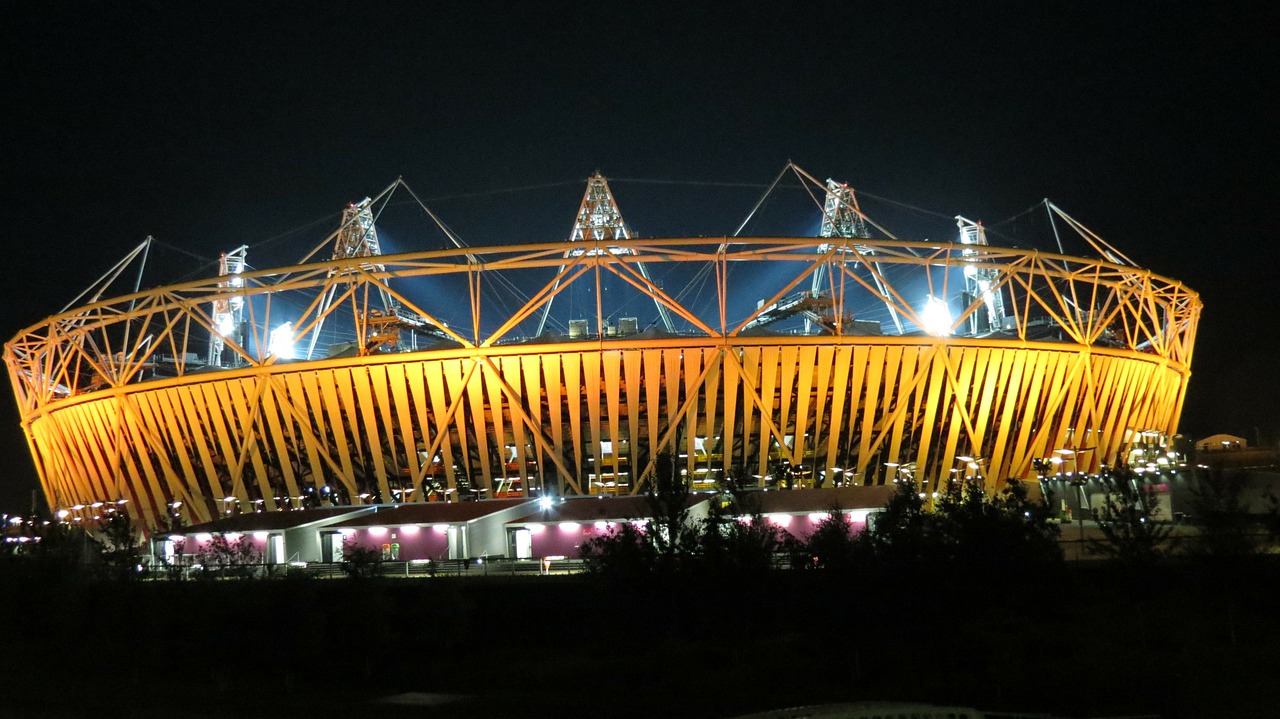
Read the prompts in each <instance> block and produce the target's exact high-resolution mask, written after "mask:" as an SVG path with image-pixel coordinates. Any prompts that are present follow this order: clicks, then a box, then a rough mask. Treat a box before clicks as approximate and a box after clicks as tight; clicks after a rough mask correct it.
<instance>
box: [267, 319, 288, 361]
mask: <svg viewBox="0 0 1280 719" xmlns="http://www.w3.org/2000/svg"><path fill="white" fill-rule="evenodd" d="M267 352H268V353H269V354H271V355H274V356H275V358H276V359H293V323H292V322H285V323H284V324H282V325H280V326H279V327H277V328H275V329H273V330H271V341H270V343H269V344H268V345H267Z"/></svg>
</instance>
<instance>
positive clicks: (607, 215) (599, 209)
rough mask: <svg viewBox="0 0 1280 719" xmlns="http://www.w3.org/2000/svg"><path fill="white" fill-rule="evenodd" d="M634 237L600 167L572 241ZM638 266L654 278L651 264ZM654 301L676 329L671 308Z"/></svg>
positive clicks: (546, 311)
mask: <svg viewBox="0 0 1280 719" xmlns="http://www.w3.org/2000/svg"><path fill="white" fill-rule="evenodd" d="M633 237H634V234H633V233H632V231H631V228H630V227H628V226H627V223H626V221H625V220H623V219H622V211H621V210H619V209H618V203H617V202H616V201H614V199H613V193H612V192H611V191H610V190H609V181H608V180H606V179H605V177H604V176H603V175H601V174H600V172H599V170H597V171H596V174H595V175H593V176H591V177H590V178H588V179H587V190H586V192H584V193H583V195H582V204H581V205H579V206H578V217H577V219H576V220H575V221H574V223H573V230H572V231H571V232H570V233H569V241H570V242H600V241H606V242H607V241H609V240H630V239H632V238H633ZM603 252H605V251H602V250H578V249H573V250H569V251H567V252H565V253H564V256H565V257H566V258H570V257H579V256H581V255H584V254H586V255H591V254H602V253H603ZM607 252H608V253H609V254H611V255H634V254H636V251H635V250H633V249H631V248H630V247H618V246H610V247H609V248H608V250H607ZM566 267H567V265H561V266H560V269H559V270H557V271H556V281H555V284H554V285H553V286H552V294H551V297H549V298H548V299H547V303H546V304H545V305H543V307H542V316H541V317H540V318H539V320H538V331H537V333H536V334H538V335H541V334H542V332H543V330H544V329H546V326H547V317H548V316H550V314H551V303H552V301H553V300H554V299H555V293H556V291H557V290H559V289H560V276H561V275H563V274H564V271H565V268H566ZM636 268H637V269H638V270H639V271H640V275H641V276H642V277H644V279H645V280H646V281H649V282H652V281H653V280H652V278H650V276H649V268H647V267H645V265H644V263H643V262H637V263H636ZM653 304H654V306H655V307H657V309H658V318H659V320H660V321H661V322H662V327H663V329H665V330H666V331H668V332H674V331H675V326H674V325H673V324H672V323H671V312H670V311H669V310H668V309H667V308H666V306H665V305H663V304H662V303H661V302H659V301H658V300H657V299H656V298H655V299H654V301H653Z"/></svg>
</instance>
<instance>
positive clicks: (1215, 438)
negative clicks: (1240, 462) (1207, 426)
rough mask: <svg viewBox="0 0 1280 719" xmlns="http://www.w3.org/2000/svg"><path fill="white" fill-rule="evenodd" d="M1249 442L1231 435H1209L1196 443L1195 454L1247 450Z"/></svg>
mask: <svg viewBox="0 0 1280 719" xmlns="http://www.w3.org/2000/svg"><path fill="white" fill-rule="evenodd" d="M1248 447H1249V441H1248V440H1246V439H1245V438H1244V437H1237V436H1235V435H1231V434H1211V435H1209V436H1208V437H1205V438H1204V439H1201V440H1197V441H1196V451H1197V452H1218V451H1222V450H1228V449H1248Z"/></svg>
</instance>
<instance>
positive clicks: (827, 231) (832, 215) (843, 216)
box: [804, 178, 902, 334]
mask: <svg viewBox="0 0 1280 719" xmlns="http://www.w3.org/2000/svg"><path fill="white" fill-rule="evenodd" d="M825 187H826V193H827V194H826V200H825V201H824V202H823V206H822V225H821V227H820V228H819V232H818V234H819V236H821V237H842V238H846V239H853V238H861V239H870V237H871V233H870V231H869V230H868V229H867V222H866V220H865V219H864V216H863V214H862V210H861V209H860V208H859V207H858V198H857V196H855V195H854V192H853V188H852V187H849V183H847V182H836V181H835V180H832V179H830V178H827V182H826V186H825ZM832 247H834V245H831V244H829V243H828V244H821V245H818V252H819V253H821V254H824V255H825V254H827V253H828V252H830V251H831V249H832ZM857 247H858V251H859V252H861V253H862V254H863V255H864V256H867V257H871V256H874V255H875V251H874V250H873V249H872V248H871V247H869V246H867V245H859V246H857ZM841 261H842V262H843V261H844V258H843V257H841ZM854 267H855V268H856V267H857V263H854ZM826 276H827V267H826V265H819V266H818V268H817V269H816V270H814V273H813V282H812V283H811V285H810V288H809V292H810V293H811V294H812V295H813V297H820V296H823V295H829V294H830V293H829V292H828V291H827V290H828V288H827V287H826V286H825V284H824V283H825V280H826ZM871 276H872V280H873V281H874V282H875V284H876V287H877V289H878V290H879V292H880V294H881V295H886V296H887V295H888V292H887V291H886V289H885V287H884V279H883V276H884V273H883V271H882V270H881V268H880V266H879V265H876V271H875V272H874V273H872V275H871ZM885 307H886V308H888V310H889V317H890V318H891V319H892V320H893V326H894V327H895V328H897V330H898V333H899V334H901V333H902V319H901V318H900V317H899V316H898V310H897V309H896V308H895V307H894V306H893V303H891V302H885ZM812 323H813V320H812V319H811V318H808V317H806V318H805V325H804V326H805V331H806V332H808V331H809V330H810V327H811V324H812Z"/></svg>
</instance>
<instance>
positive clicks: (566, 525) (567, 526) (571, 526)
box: [560, 522, 582, 532]
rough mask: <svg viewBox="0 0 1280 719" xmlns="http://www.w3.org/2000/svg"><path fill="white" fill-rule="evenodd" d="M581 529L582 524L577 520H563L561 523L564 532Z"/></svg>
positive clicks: (561, 529)
mask: <svg viewBox="0 0 1280 719" xmlns="http://www.w3.org/2000/svg"><path fill="white" fill-rule="evenodd" d="M579 529H582V525H581V524H578V523H577V522H561V523H560V531H562V532H576V531H578V530H579Z"/></svg>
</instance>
